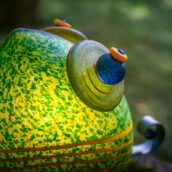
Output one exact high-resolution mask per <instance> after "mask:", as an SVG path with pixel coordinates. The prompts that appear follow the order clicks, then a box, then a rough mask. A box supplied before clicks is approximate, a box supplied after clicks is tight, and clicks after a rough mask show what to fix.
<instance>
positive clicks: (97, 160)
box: [0, 29, 133, 171]
mask: <svg viewBox="0 0 172 172" xmlns="http://www.w3.org/2000/svg"><path fill="white" fill-rule="evenodd" d="M71 46H72V44H71V43H70V42H68V41H66V40H64V39H62V38H60V37H57V36H53V35H52V34H48V33H46V32H43V31H36V30H29V29H18V30H15V31H14V32H12V33H11V34H10V35H9V37H8V39H7V40H6V41H5V43H4V44H3V45H2V47H1V48H0V157H1V158H0V171H3V170H7V171H10V170H11V169H16V170H29V171H51V170H53V171H76V170H88V171H91V170H95V169H100V170H105V169H106V168H107V167H108V168H110V167H113V169H115V170H121V169H123V168H124V167H126V166H127V164H128V162H129V161H130V159H131V146H132V142H133V132H132V120H131V115H130V111H129V108H128V104H127V102H126V98H125V97H123V99H122V101H121V103H120V104H119V105H118V106H117V107H116V108H115V109H114V110H112V111H108V112H99V111H95V110H93V109H91V108H89V107H88V106H86V105H85V104H84V103H83V102H82V101H81V100H80V99H79V98H78V97H77V95H76V94H75V92H74V91H73V89H72V87H71V85H70V82H69V80H68V77H67V73H66V56H67V53H68V52H69V49H70V48H71ZM83 91H84V90H83ZM107 138H109V139H107ZM95 151H97V152H95ZM121 163H122V164H123V165H120V164H121ZM124 164H126V165H124ZM105 171H106V170H105Z"/></svg>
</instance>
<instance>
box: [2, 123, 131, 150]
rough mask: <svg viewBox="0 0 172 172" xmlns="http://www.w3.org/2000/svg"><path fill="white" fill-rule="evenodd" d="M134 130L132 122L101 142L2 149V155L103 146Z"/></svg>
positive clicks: (91, 141) (92, 141)
mask: <svg viewBox="0 0 172 172" xmlns="http://www.w3.org/2000/svg"><path fill="white" fill-rule="evenodd" d="M132 128H133V123H132V122H130V125H129V127H128V128H127V129H126V130H124V131H122V132H121V133H120V134H118V135H113V136H110V137H108V138H105V139H100V140H90V141H83V142H79V143H73V144H67V145H59V146H50V147H40V148H18V149H12V150H10V149H0V153H17V152H36V151H49V150H59V149H67V148H72V147H77V146H83V145H93V144H102V143H106V142H110V141H113V140H118V139H121V138H123V137H124V136H126V135H128V134H129V133H130V132H131V131H132Z"/></svg>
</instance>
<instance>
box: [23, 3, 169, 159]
mask: <svg viewBox="0 0 172 172" xmlns="http://www.w3.org/2000/svg"><path fill="white" fill-rule="evenodd" d="M38 12H39V13H38V15H39V16H38V18H39V22H38V23H37V26H34V27H35V28H41V27H45V26H50V25H53V24H52V20H53V19H54V18H65V19H67V21H68V22H70V23H71V24H72V25H73V27H74V28H76V29H78V30H80V31H81V32H83V33H85V34H86V35H87V36H88V38H89V39H93V40H97V41H99V42H101V43H103V44H104V45H106V46H107V47H111V46H116V47H121V48H123V49H124V50H125V51H126V52H127V54H128V56H129V61H128V62H127V76H126V80H125V93H126V95H127V97H128V101H129V104H130V106H131V111H132V114H133V119H134V122H135V125H136V123H137V122H138V120H139V119H140V118H141V117H142V116H143V115H145V114H151V115H152V116H154V117H156V118H157V119H158V120H159V121H161V122H162V123H163V124H164V125H165V128H166V132H167V134H166V138H165V141H164V143H163V145H162V146H161V147H160V148H159V150H158V151H156V153H155V155H156V156H159V157H161V158H164V159H166V160H170V161H172V154H171V152H172V148H171V145H172V125H171V121H172V114H171V112H172V90H171V86H172V81H171V78H172V77H171V76H172V22H171V21H170V20H171V19H170V17H171V16H172V1H171V0H156V1H153V0H128V1H120V0H101V1H99V0H87V1H84V0H73V1H71V0H58V1H57V0H51V1H47V0H42V1H39V8H38ZM21 15H22V14H21ZM137 137H138V136H137ZM137 141H140V138H139V137H138V140H137Z"/></svg>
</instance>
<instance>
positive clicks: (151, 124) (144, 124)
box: [132, 116, 165, 156]
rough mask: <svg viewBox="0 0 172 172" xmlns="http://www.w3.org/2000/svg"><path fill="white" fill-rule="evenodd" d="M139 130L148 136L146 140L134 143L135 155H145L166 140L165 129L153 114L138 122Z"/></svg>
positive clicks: (133, 151) (133, 150)
mask: <svg viewBox="0 0 172 172" xmlns="http://www.w3.org/2000/svg"><path fill="white" fill-rule="evenodd" d="M138 131H139V132H140V133H141V134H142V135H144V136H145V137H146V139H147V140H146V141H145V142H143V143H141V144H138V145H134V146H133V148H132V153H133V156H137V155H144V154H147V153H150V152H152V151H153V150H154V149H156V148H157V147H158V146H159V145H160V144H161V143H162V141H163V140H164V136H165V129H164V127H163V125H162V124H160V122H159V121H157V120H156V119H154V118H153V117H151V116H145V117H143V118H142V119H141V121H140V122H139V123H138Z"/></svg>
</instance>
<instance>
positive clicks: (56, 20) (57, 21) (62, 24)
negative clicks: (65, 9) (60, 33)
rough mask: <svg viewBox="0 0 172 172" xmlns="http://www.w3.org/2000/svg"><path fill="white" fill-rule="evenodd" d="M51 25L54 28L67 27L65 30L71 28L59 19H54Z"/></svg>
mask: <svg viewBox="0 0 172 172" xmlns="http://www.w3.org/2000/svg"><path fill="white" fill-rule="evenodd" d="M53 23H54V24H55V25H56V26H60V27H67V28H72V26H71V25H70V24H69V23H67V22H64V21H62V20H60V19H54V21H53Z"/></svg>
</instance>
